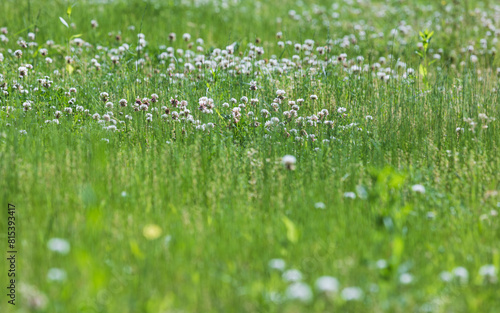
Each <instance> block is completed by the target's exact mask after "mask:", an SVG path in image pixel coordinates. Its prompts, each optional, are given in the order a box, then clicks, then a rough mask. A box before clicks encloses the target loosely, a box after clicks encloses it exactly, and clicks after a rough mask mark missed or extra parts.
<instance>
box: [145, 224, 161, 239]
mask: <svg viewBox="0 0 500 313" xmlns="http://www.w3.org/2000/svg"><path fill="white" fill-rule="evenodd" d="M161 233H162V230H161V228H160V226H158V225H155V224H148V225H146V226H144V228H143V229H142V234H143V236H144V237H145V238H146V239H148V240H154V239H157V238H158V237H160V236H161Z"/></svg>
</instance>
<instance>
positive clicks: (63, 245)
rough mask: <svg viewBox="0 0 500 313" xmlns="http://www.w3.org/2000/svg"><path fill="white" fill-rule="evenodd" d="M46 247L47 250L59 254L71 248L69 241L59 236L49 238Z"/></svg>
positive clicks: (67, 251)
mask: <svg viewBox="0 0 500 313" xmlns="http://www.w3.org/2000/svg"><path fill="white" fill-rule="evenodd" d="M47 247H48V248H49V250H51V251H54V252H57V253H60V254H68V253H69V251H70V249H71V247H70V244H69V242H68V241H67V240H66V239H61V238H52V239H50V240H49V241H48V243H47Z"/></svg>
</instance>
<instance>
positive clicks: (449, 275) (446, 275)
mask: <svg viewBox="0 0 500 313" xmlns="http://www.w3.org/2000/svg"><path fill="white" fill-rule="evenodd" d="M439 278H440V279H441V280H442V281H444V282H446V283H447V282H450V281H451V280H452V279H453V274H452V273H450V272H447V271H443V272H441V273H439Z"/></svg>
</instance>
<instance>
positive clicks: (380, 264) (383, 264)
mask: <svg viewBox="0 0 500 313" xmlns="http://www.w3.org/2000/svg"><path fill="white" fill-rule="evenodd" d="M376 264H377V268H379V269H381V270H382V269H384V268H387V266H388V264H387V261H386V260H384V259H380V260H378V261H377V263H376Z"/></svg>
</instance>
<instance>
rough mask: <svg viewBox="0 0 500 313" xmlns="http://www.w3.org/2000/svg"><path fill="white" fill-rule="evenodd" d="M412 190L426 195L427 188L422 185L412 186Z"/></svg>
mask: <svg viewBox="0 0 500 313" xmlns="http://www.w3.org/2000/svg"><path fill="white" fill-rule="evenodd" d="M411 190H413V191H414V192H418V193H425V187H424V186H423V185H420V184H417V185H413V186H411Z"/></svg>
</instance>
